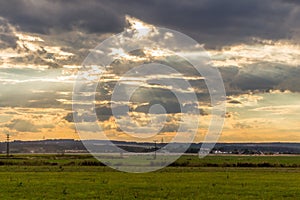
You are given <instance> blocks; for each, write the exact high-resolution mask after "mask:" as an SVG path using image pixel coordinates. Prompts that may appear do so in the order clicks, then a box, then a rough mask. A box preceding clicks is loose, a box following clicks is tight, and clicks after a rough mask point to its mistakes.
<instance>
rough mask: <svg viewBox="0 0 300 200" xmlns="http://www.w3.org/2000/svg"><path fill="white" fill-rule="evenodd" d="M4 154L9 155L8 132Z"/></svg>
mask: <svg viewBox="0 0 300 200" xmlns="http://www.w3.org/2000/svg"><path fill="white" fill-rule="evenodd" d="M6 156H7V157H9V133H7V134H6Z"/></svg>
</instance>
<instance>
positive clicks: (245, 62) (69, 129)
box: [0, 0, 300, 142]
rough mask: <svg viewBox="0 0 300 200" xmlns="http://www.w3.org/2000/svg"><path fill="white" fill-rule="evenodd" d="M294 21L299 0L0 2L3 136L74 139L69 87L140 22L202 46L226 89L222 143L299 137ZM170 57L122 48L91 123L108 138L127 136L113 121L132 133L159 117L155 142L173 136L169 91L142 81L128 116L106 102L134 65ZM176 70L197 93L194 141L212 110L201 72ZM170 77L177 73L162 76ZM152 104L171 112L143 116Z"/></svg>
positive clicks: (299, 60)
mask: <svg viewBox="0 0 300 200" xmlns="http://www.w3.org/2000/svg"><path fill="white" fill-rule="evenodd" d="M299 19H300V3H299V2H298V1H296V0H295V1H293V0H263V1H261V0H260V1H259V0H243V1H236V0H222V1H220V0H197V1H196V0H195V1H194V0H191V1H179V0H165V1H159V0H151V1H149V0H138V1H137V0H136V1H134V0H122V1H121V0H116V1H108V0H102V1H96V0H87V1H80V0H64V1H62V0H61V1H60V0H54V1H50V0H39V1H33V0H11V1H5V0H0V91H1V92H0V140H1V141H3V140H5V137H6V134H7V133H9V134H10V135H11V139H12V140H41V139H54V138H74V139H79V136H78V133H77V132H76V131H75V126H74V119H73V114H74V112H73V110H72V94H73V93H72V92H73V86H74V82H75V80H76V76H77V73H78V71H80V70H81V69H82V63H83V62H84V60H85V58H86V57H87V56H88V55H89V54H90V53H91V52H93V49H95V47H96V46H97V45H99V44H100V43H101V42H102V41H104V40H105V39H107V38H109V37H111V36H113V35H115V34H118V33H120V32H122V31H134V30H135V28H136V26H135V25H136V24H141V26H142V27H146V28H150V29H151V30H152V31H153V30H156V28H157V27H164V28H168V29H172V30H175V31H179V32H181V33H183V34H186V35H188V36H189V37H191V38H193V39H194V40H195V41H197V42H198V43H199V44H200V45H201V48H204V49H205V50H206V52H207V53H208V55H209V57H210V59H211V65H212V66H213V67H215V68H217V69H218V70H219V71H220V73H221V76H222V78H223V81H224V86H225V90H226V114H225V123H224V127H223V131H222V133H221V136H220V138H219V141H220V142H299V141H300V121H299V119H300V100H299V99H300V94H299V92H300V87H298V86H299V85H300V79H299V75H300V20H299ZM155 53H156V54H155ZM172 59H174V58H173V57H170V56H168V55H167V54H166V53H165V52H164V53H161V52H159V54H157V52H154V51H149V50H148V51H146V50H143V51H142V52H134V53H131V54H126V55H125V56H124V54H123V57H120V58H118V62H114V64H112V65H111V66H110V67H111V68H110V70H108V71H107V73H106V74H105V77H104V80H102V82H101V80H100V82H99V85H98V87H97V90H99V91H97V95H96V96H97V97H96V98H97V99H96V101H97V103H96V108H95V111H96V114H97V120H96V121H97V124H98V125H99V126H101V127H102V128H103V130H104V131H105V133H106V134H107V136H108V137H109V139H112V140H132V137H130V136H128V134H125V133H124V130H122V129H121V128H120V126H119V125H118V123H117V121H118V120H119V123H122V124H123V125H124V126H125V125H126V127H127V129H128V130H129V129H133V128H132V127H135V126H142V127H143V126H144V127H145V128H144V129H143V128H138V129H134V130H131V131H133V132H137V134H139V133H141V134H146V135H147V134H148V132H147V131H145V129H146V130H150V131H151V130H152V128H153V130H154V129H155V128H157V127H156V126H155V125H156V123H154V122H153V123H152V124H151V123H149V120H150V121H151V119H155V120H158V121H160V120H161V117H165V118H166V123H165V124H164V126H163V128H162V129H161V130H160V132H159V134H158V135H157V137H156V138H155V139H158V140H165V141H169V140H171V138H172V137H173V136H174V134H175V133H176V131H177V129H178V123H179V122H180V116H181V115H180V111H179V110H178V109H179V107H178V103H176V101H175V103H174V98H175V97H174V95H173V96H172V94H171V93H170V92H169V91H168V88H163V87H153V85H151V84H146V85H143V88H142V89H141V90H139V91H138V92H137V93H136V94H135V96H134V97H133V98H132V101H133V102H132V103H131V104H130V105H129V107H130V109H131V110H130V113H128V114H129V115H130V116H131V117H132V119H134V120H133V122H130V123H129V122H128V121H127V119H126V118H124V117H123V118H122V117H120V118H119V119H116V118H115V117H114V116H113V114H112V111H111V109H110V105H111V102H109V101H108V99H109V98H111V95H110V94H109V93H110V92H111V90H112V89H113V86H115V83H116V81H118V80H119V79H120V74H121V73H124V71H126V70H128V69H130V68H131V67H132V65H133V63H135V64H142V63H145V62H149V61H153V60H156V61H161V62H162V61H163V62H165V61H166V60H168V61H169V62H172ZM177 67H178V70H180V71H181V72H182V73H183V74H184V75H185V77H186V79H188V80H189V82H190V83H191V85H192V89H193V90H194V91H196V95H197V98H198V100H199V105H198V106H199V110H200V113H199V118H200V122H199V126H198V128H197V130H196V131H197V135H196V137H195V142H201V141H203V139H204V137H205V135H206V134H207V130H208V126H209V122H210V119H211V117H212V116H211V115H212V114H211V105H210V104H209V100H208V93H207V90H206V88H205V86H203V83H204V81H203V80H204V79H203V77H201V75H199V74H196V73H194V72H193V71H190V68H189V66H188V65H187V64H186V63H181V65H180V66H177ZM166 78H167V79H169V80H175V79H176V78H177V77H176V75H174V74H173V75H169V76H167V77H161V78H160V79H161V80H163V79H166ZM147 81H149V79H147ZM101 87H102V88H101ZM185 92H186V91H183V92H182V93H185ZM155 102H156V103H160V104H162V105H163V106H164V107H165V110H166V112H167V114H165V115H161V114H160V113H157V112H155V111H154V114H153V113H152V114H149V113H148V111H149V108H150V107H151V105H154V103H155ZM193 106H194V105H193ZM77 114H78V113H77ZM151 117H152V118H151ZM84 123H85V122H81V124H84ZM191 126H192V127H193V125H191ZM83 127H87V128H90V127H91V125H89V124H85V125H84V126H83ZM152 139H153V138H151V140H152Z"/></svg>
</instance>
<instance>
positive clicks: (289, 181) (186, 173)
mask: <svg viewBox="0 0 300 200" xmlns="http://www.w3.org/2000/svg"><path fill="white" fill-rule="evenodd" d="M0 161H2V162H3V163H5V162H7V163H9V164H7V165H6V164H3V165H2V166H0V185H1V186H0V199H297V198H298V197H299V196H300V190H299V185H300V168H296V167H291V166H293V165H294V164H297V165H298V164H299V161H300V159H299V157H297V156H276V157H275V156H273V157H272V156H263V157H254V156H209V157H206V158H205V159H201V160H199V159H198V158H197V157H195V156H183V157H182V158H180V159H179V160H178V161H177V164H178V165H180V163H186V162H189V164H188V165H185V166H184V167H182V166H180V167H167V168H164V169H162V170H160V171H157V172H152V173H145V174H129V173H124V172H118V171H115V170H112V169H110V168H108V167H104V166H83V165H82V163H83V162H85V161H93V162H94V161H95V160H94V159H93V158H92V157H90V156H88V155H79V156H77V155H72V156H68V155H67V156H66V155H64V156H62V155H34V156H30V155H18V156H14V157H12V158H8V159H7V158H4V157H1V158H0ZM25 161H26V162H25ZM263 162H265V163H271V164H272V163H273V164H278V163H279V164H285V165H284V166H286V167H267V168H266V167H251V168H248V167H222V166H223V165H224V163H231V164H235V163H254V164H258V163H263ZM26 163H27V164H26ZM53 163H56V164H53ZM70 163H71V164H70ZM96 163H97V162H96ZM199 163H200V164H199ZM209 163H210V164H209ZM196 164H198V165H206V166H207V165H208V164H209V165H212V164H217V166H219V167H199V166H196Z"/></svg>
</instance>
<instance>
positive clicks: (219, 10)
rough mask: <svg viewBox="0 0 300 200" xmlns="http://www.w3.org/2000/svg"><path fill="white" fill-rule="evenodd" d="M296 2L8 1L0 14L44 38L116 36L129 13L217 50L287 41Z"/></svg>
mask: <svg viewBox="0 0 300 200" xmlns="http://www.w3.org/2000/svg"><path fill="white" fill-rule="evenodd" d="M295 2H296V1H282V0H264V1H259V0H246V1H235V0H224V1H219V0H201V1H188V2H186V1H180V0H175V1H174V0H166V1H159V0H154V1H151V3H150V2H148V1H147V0H140V1H135V0H127V1H121V0H117V1H109V0H104V1H96V0H88V1H80V0H72V1H69V0H68V1H59V0H56V1H50V0H41V1H38V2H37V1H30V0H12V1H1V3H0V14H1V15H2V16H3V17H5V18H7V19H8V20H9V21H10V22H12V23H13V24H16V25H18V26H19V27H20V28H21V29H22V30H23V31H27V32H36V33H47V34H49V33H52V32H62V31H71V30H85V31H88V32H97V33H109V32H114V33H116V32H120V31H121V30H122V29H123V26H124V16H125V15H126V14H129V15H132V16H135V17H137V18H140V19H142V20H143V21H146V22H148V23H152V24H156V25H159V26H165V27H169V28H173V29H175V30H179V31H182V32H184V33H186V34H188V35H191V36H192V37H194V38H196V39H197V40H198V41H199V42H205V43H206V44H207V46H220V45H221V46H222V45H223V44H230V43H237V42H241V41H243V40H245V39H247V38H251V37H259V38H264V39H280V38H286V37H289V36H291V35H292V33H293V32H294V31H295V30H296V29H295V27H297V26H299V20H298V19H299V13H300V12H299V7H298V5H299V4H297V3H295ZM293 3H295V4H293ZM278 24H280V26H278Z"/></svg>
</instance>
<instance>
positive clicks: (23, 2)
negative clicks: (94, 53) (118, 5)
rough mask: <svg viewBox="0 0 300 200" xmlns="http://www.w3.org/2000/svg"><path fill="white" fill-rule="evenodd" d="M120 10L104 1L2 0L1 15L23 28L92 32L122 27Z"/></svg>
mask: <svg viewBox="0 0 300 200" xmlns="http://www.w3.org/2000/svg"><path fill="white" fill-rule="evenodd" d="M117 13H118V12H117V11H116V10H112V9H111V8H110V7H107V6H106V5H105V3H102V2H100V1H80V0H64V1H57V0H55V1H47V0H39V1H30V0H12V1H1V2H0V16H2V17H5V18H7V19H8V20H9V21H10V22H11V23H13V24H16V25H18V26H19V27H20V28H21V29H22V30H24V31H28V32H36V33H49V32H51V31H66V30H73V29H77V28H80V29H84V30H87V31H90V32H101V33H103V32H105V33H106V32H117V31H120V30H122V29H121V27H122V19H121V18H120V17H119V15H118V14H117Z"/></svg>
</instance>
